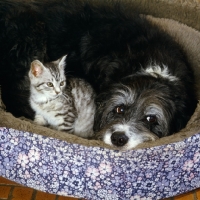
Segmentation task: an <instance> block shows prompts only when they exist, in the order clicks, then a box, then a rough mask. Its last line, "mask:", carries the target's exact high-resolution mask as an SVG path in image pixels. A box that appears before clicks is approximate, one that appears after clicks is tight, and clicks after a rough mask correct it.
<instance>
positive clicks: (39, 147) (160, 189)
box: [0, 127, 200, 200]
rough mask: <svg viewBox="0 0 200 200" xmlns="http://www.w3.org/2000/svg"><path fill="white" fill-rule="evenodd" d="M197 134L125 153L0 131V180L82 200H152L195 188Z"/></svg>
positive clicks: (199, 164) (199, 183) (199, 173)
mask: <svg viewBox="0 0 200 200" xmlns="http://www.w3.org/2000/svg"><path fill="white" fill-rule="evenodd" d="M199 149H200V134H196V135H194V136H192V137H189V138H187V139H185V140H184V141H181V142H177V143H172V144H168V145H163V146H159V147H152V148H146V149H139V150H130V151H126V152H121V151H114V150H109V149H105V148H100V147H86V146H82V145H78V144H70V143H67V142H65V141H61V140H58V139H54V138H47V137H44V136H41V135H38V134H33V133H29V132H24V131H18V130H14V129H10V128H3V127H1V128H0V175H1V176H3V177H5V178H8V179H10V180H13V181H16V182H18V183H21V184H23V185H26V186H29V187H32V188H35V189H38V190H41V191H44V192H49V193H54V194H59V195H63V196H73V197H82V198H85V199H88V200H90V199H91V200H100V199H102V200H113V199H115V200H120V199H123V200H126V199H127V200H128V199H130V200H145V199H148V200H151V199H152V200H154V199H162V198H167V197H172V196H175V195H177V194H181V193H184V192H187V191H191V190H193V189H196V188H198V187H200V150H199Z"/></svg>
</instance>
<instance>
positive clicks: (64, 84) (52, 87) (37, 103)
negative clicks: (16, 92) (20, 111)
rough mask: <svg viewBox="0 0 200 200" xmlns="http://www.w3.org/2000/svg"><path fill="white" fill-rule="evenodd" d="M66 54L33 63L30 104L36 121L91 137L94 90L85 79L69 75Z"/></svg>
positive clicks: (84, 136) (30, 72)
mask: <svg viewBox="0 0 200 200" xmlns="http://www.w3.org/2000/svg"><path fill="white" fill-rule="evenodd" d="M65 58H66V56H63V57H62V58H61V59H59V60H57V61H54V62H49V63H45V64H44V65H43V63H41V62H40V61H39V60H34V61H33V62H32V63H31V67H30V71H29V78H30V105H31V107H32V109H33V110H34V111H35V113H36V114H35V118H34V122H35V123H37V124H39V125H50V127H52V128H54V129H57V130H60V131H67V132H70V133H73V134H75V135H78V136H80V137H83V138H88V137H90V136H92V135H93V123H94V114H95V103H94V92H93V90H92V88H91V86H90V85H89V84H88V83H86V82H85V81H83V80H82V79H77V78H67V79H66V76H65V71H64V68H65Z"/></svg>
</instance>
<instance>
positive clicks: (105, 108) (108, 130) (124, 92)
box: [94, 75, 189, 150]
mask: <svg viewBox="0 0 200 200" xmlns="http://www.w3.org/2000/svg"><path fill="white" fill-rule="evenodd" d="M177 84H178V83H177ZM177 84H174V83H173V84H170V81H168V80H165V79H159V78H156V77H153V76H148V75H138V76H137V75H135V76H130V77H128V78H125V79H124V80H122V81H121V83H119V84H113V85H111V86H110V87H109V88H107V89H106V90H105V91H104V92H102V93H101V94H100V95H99V96H98V97H97V100H96V101H97V111H96V116H95V124H94V130H95V132H96V133H97V134H96V135H97V137H98V138H99V139H102V140H103V141H104V142H105V143H107V144H109V145H111V146H115V147H117V148H119V149H124V150H126V149H131V148H133V147H135V146H137V145H138V144H140V143H143V142H145V141H153V140H156V139H158V138H160V137H164V136H167V135H170V134H173V133H174V132H176V131H178V130H180V129H181V128H182V127H183V126H185V124H186V122H187V120H188V118H189V117H188V116H187V111H186V109H187V108H186V107H187V105H186V104H185V99H184V96H185V94H184V91H183V90H182V89H181V88H182V87H181V85H177ZM177 88H178V89H177ZM181 93H182V94H181ZM183 113H184V114H183Z"/></svg>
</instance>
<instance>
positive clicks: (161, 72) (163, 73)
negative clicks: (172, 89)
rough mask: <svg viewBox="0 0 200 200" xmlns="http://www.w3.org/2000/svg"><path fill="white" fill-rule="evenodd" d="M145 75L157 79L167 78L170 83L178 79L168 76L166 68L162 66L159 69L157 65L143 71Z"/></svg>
mask: <svg viewBox="0 0 200 200" xmlns="http://www.w3.org/2000/svg"><path fill="white" fill-rule="evenodd" d="M144 71H145V72H146V73H148V74H150V75H151V76H154V77H156V78H157V77H158V75H159V76H162V77H163V78H167V79H169V80H170V81H177V80H178V78H177V77H176V76H173V75H171V74H170V72H169V70H168V67H167V66H166V65H163V67H162V68H161V67H160V66H159V65H151V66H149V67H147V68H146V69H145V70H144Z"/></svg>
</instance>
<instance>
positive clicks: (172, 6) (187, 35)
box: [0, 0, 200, 200]
mask: <svg viewBox="0 0 200 200" xmlns="http://www.w3.org/2000/svg"><path fill="white" fill-rule="evenodd" d="M91 2H92V3H96V4H98V3H100V4H102V3H105V4H106V3H107V4H110V1H109V2H107V1H91ZM123 2H124V4H125V9H126V12H130V13H131V9H132V8H134V9H135V8H136V9H137V10H138V11H139V12H140V13H141V14H145V15H147V18H148V19H149V20H151V21H153V22H154V23H155V24H157V25H158V26H159V27H160V28H162V29H163V30H164V31H166V32H168V33H169V34H170V35H172V36H173V37H174V38H175V39H176V40H177V41H178V42H179V43H180V44H181V45H182V47H183V49H184V50H185V51H186V53H187V54H188V57H189V61H190V63H191V65H192V66H193V68H194V71H195V77H196V80H197V87H196V89H197V94H198V97H200V90H199V86H200V53H199V52H200V48H199V45H200V32H198V31H199V30H200V23H199V22H200V1H198V0H187V1H186V0H174V1H171V0H159V1H158V0H151V1H149V0H134V1H123ZM111 6H112V5H111ZM199 149H200V104H198V106H197V109H196V111H195V113H194V114H193V116H192V117H191V119H190V121H189V122H188V124H187V126H186V127H185V128H184V129H183V130H181V131H180V132H179V133H177V134H176V135H173V136H169V137H165V138H162V139H160V140H157V141H155V142H150V143H144V144H141V145H139V146H138V147H137V148H135V149H133V150H129V151H124V152H122V151H118V150H115V149H112V148H111V147H109V146H106V145H105V144H104V143H103V142H101V141H95V140H86V139H82V138H79V137H77V136H74V135H70V134H67V133H63V132H59V131H55V130H51V129H48V128H46V127H41V126H37V125H34V124H32V122H31V121H28V120H26V119H23V118H15V117H13V116H12V114H10V113H8V112H6V111H5V110H4V106H3V103H2V102H1V103H0V175H1V176H3V177H5V178H8V179H10V180H12V181H15V182H17V183H20V184H23V185H26V186H29V187H32V188H35V189H38V190H41V191H44V192H49V193H54V194H59V195H63V196H73V197H82V198H85V199H88V200H89V199H92V200H100V199H102V200H105V199H110V200H111V199H112V200H113V199H115V200H117V199H123V200H125V199H132V200H133V199H163V198H167V197H172V196H176V195H178V194H181V193H185V192H188V191H191V190H194V189H196V188H199V187H200V170H199V169H200V150H199Z"/></svg>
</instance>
